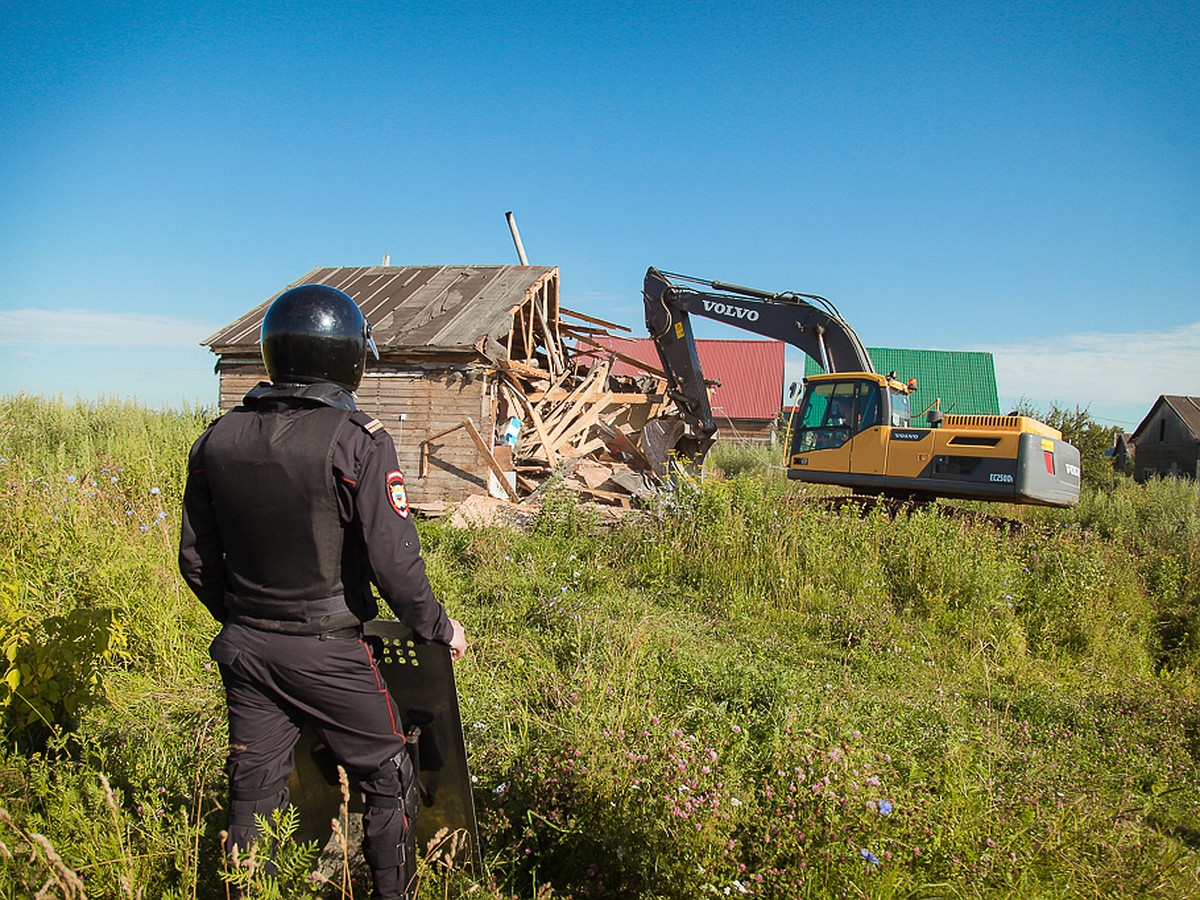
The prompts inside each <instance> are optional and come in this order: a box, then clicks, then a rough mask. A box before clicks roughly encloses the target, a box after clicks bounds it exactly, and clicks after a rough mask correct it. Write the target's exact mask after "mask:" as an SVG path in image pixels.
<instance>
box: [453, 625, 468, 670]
mask: <svg viewBox="0 0 1200 900" xmlns="http://www.w3.org/2000/svg"><path fill="white" fill-rule="evenodd" d="M450 624H451V625H452V626H453V627H454V637H453V638H451V639H450V658H451V659H453V660H460V659H462V658H463V654H464V653H466V652H467V632H466V630H465V629H464V628H463V627H462V622H460V621H458V619H451V620H450Z"/></svg>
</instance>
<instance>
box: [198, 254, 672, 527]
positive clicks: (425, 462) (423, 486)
mask: <svg viewBox="0 0 1200 900" xmlns="http://www.w3.org/2000/svg"><path fill="white" fill-rule="evenodd" d="M308 283H319V284H327V285H330V286H332V287H336V288H339V289H340V290H343V291H345V292H346V293H347V294H349V295H350V296H351V297H353V298H354V300H355V301H356V302H357V303H358V304H359V306H360V307H361V308H362V310H363V313H364V314H365V315H366V318H367V321H368V323H369V324H370V326H371V329H372V334H373V336H374V338H375V343H376V345H377V347H378V349H379V356H380V358H379V359H378V360H374V359H370V358H368V360H367V368H366V373H365V376H364V378H363V382H362V385H361V386H360V388H359V390H358V392H357V395H356V396H357V401H358V405H359V408H361V409H363V410H365V411H366V412H368V413H370V414H371V415H373V416H375V417H376V418H378V419H379V420H380V421H381V422H383V424H384V427H385V428H386V429H387V430H388V431H389V433H391V435H392V437H393V439H394V440H395V443H396V450H397V454H398V456H399V460H400V465H401V468H402V469H404V471H405V475H406V481H407V484H408V488H409V496H410V499H411V501H412V503H413V504H414V506H416V507H417V508H418V509H420V508H422V507H425V508H428V509H433V508H435V507H436V505H437V504H439V503H446V502H451V503H452V502H457V501H460V500H462V499H464V498H465V497H468V496H471V495H477V494H491V495H493V496H497V497H506V498H507V499H509V500H514V501H520V500H522V499H524V498H526V497H529V496H530V495H533V494H536V493H538V491H539V488H540V487H541V486H542V485H543V484H544V483H545V481H546V479H547V478H548V477H549V476H550V474H551V473H553V472H555V471H559V472H560V473H562V475H563V476H564V480H565V482H566V483H567V484H568V485H569V486H571V487H572V488H574V489H576V490H578V491H579V492H581V493H582V494H584V495H586V496H588V497H590V498H592V499H596V500H600V501H603V502H607V503H614V504H621V505H627V504H628V503H629V502H630V498H631V497H633V496H636V495H638V494H640V493H642V492H643V491H645V490H646V489H647V485H649V484H651V483H652V482H653V480H654V479H655V477H656V475H661V474H662V472H663V461H664V460H665V459H666V458H667V456H668V453H669V450H670V448H671V447H672V446H673V444H674V438H677V437H678V435H679V433H680V432H681V431H682V423H681V421H679V420H678V418H677V416H676V415H675V408H674V404H673V403H672V402H671V401H670V400H669V399H668V398H667V397H666V394H665V380H664V376H663V373H662V372H661V371H659V370H657V369H656V368H655V367H654V366H651V365H648V364H645V363H642V362H639V361H637V360H634V359H632V358H631V357H630V358H625V362H627V363H631V364H632V365H634V367H635V369H636V371H637V372H638V374H636V375H614V374H613V371H612V369H613V364H614V362H615V361H616V360H618V359H622V357H623V356H624V355H623V354H622V353H620V351H617V350H613V349H611V348H607V347H604V346H603V342H604V340H605V339H606V338H609V337H611V336H612V334H613V331H614V330H615V331H628V329H626V328H624V327H622V326H620V325H617V324H614V323H610V322H604V321H602V320H599V319H596V318H594V317H590V316H586V315H583V314H581V313H575V312H572V311H570V310H567V309H564V308H562V307H561V305H560V303H559V272H558V269H557V268H556V267H549V266H363V267H349V268H347V267H338V268H317V269H313V270H312V271H310V272H308V273H307V274H305V275H304V276H303V277H302V278H300V279H297V280H296V281H295V282H293V283H292V284H289V285H287V287H285V288H283V289H282V290H286V289H287V288H290V287H294V286H296V285H298V284H308ZM282 290H281V291H280V292H279V293H282ZM276 296H278V293H277V294H275V295H274V296H272V297H269V298H267V299H266V300H264V301H263V302H262V303H260V304H258V305H257V306H256V307H254V308H253V309H252V310H250V311H249V312H247V313H246V314H245V315H243V316H241V317H240V318H238V319H237V320H235V321H234V322H232V323H231V324H229V325H227V326H226V327H225V328H223V329H221V330H220V331H218V332H217V333H216V334H214V335H212V336H211V337H209V338H207V339H206V340H205V341H204V342H203V344H204V345H205V346H208V347H209V348H210V349H211V350H212V351H213V352H214V353H215V354H216V355H217V363H216V371H217V373H218V375H219V379H220V407H221V410H222V411H224V410H227V409H230V408H232V407H233V406H235V405H237V403H238V402H240V400H241V398H242V396H243V395H244V394H245V393H246V391H248V390H249V389H250V388H252V387H253V386H254V385H255V384H257V383H258V382H259V381H262V380H264V379H265V378H266V372H265V369H264V368H263V365H262V360H261V357H260V355H259V345H258V338H259V330H260V328H261V326H262V319H263V316H264V315H265V313H266V310H267V307H268V306H269V305H270V304H271V302H272V301H273V300H274V299H275V297H276ZM585 350H586V351H590V353H585V352H584V351H585Z"/></svg>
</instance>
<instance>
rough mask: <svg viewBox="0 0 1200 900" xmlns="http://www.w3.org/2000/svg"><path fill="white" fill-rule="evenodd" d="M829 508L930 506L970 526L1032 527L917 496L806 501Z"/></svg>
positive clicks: (894, 512)
mask: <svg viewBox="0 0 1200 900" xmlns="http://www.w3.org/2000/svg"><path fill="white" fill-rule="evenodd" d="M802 502H804V503H812V504H814V505H816V506H820V507H823V508H825V509H829V510H841V509H843V508H844V507H847V506H854V507H857V508H858V510H859V511H860V512H861V513H862V514H866V513H868V512H870V511H871V510H873V509H876V508H881V509H883V511H884V512H885V513H887V515H888V516H890V517H893V518H894V517H896V516H898V515H900V514H901V513H911V512H913V511H915V510H918V509H922V510H923V509H928V510H931V511H933V512H935V513H937V514H938V515H939V516H945V517H946V518H949V519H956V520H958V521H960V522H966V523H967V524H970V525H990V526H992V527H994V528H1009V529H1012V530H1013V531H1024V530H1025V529H1027V528H1028V527H1029V523H1028V522H1024V521H1022V520H1021V519H1014V518H1011V517H1009V516H998V515H996V514H994V513H983V512H979V511H977V510H974V509H964V508H963V507H961V506H948V505H946V504H943V503H935V502H934V501H933V500H931V499H929V500H926V499H921V498H913V497H888V496H886V495H881V494H843V495H839V496H836V497H808V498H804V500H803V501H802Z"/></svg>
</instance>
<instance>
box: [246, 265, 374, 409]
mask: <svg viewBox="0 0 1200 900" xmlns="http://www.w3.org/2000/svg"><path fill="white" fill-rule="evenodd" d="M368 349H370V350H371V352H372V353H374V354H375V358H376V359H378V358H379V353H378V352H377V351H376V350H375V342H374V341H373V340H371V329H370V327H369V326H368V325H367V320H366V319H365V318H364V317H363V314H362V310H360V309H359V308H358V304H357V303H355V302H354V301H353V300H351V299H350V297H349V296H348V295H347V294H345V293H343V292H342V291H339V290H338V289H337V288H332V287H329V286H328V285H324V284H302V285H300V287H295V288H292V289H291V290H290V291H284V292H283V293H282V294H280V295H279V296H278V297H276V298H275V302H274V303H272V304H271V306H270V308H269V309H267V314H266V316H264V317H263V323H262V357H263V362H264V363H266V366H267V376H268V377H269V378H270V379H271V381H272V382H276V383H279V382H284V383H291V384H312V383H313V382H317V381H331V382H333V383H334V384H339V385H341V386H342V387H344V388H346V390H349V391H353V390H356V389H357V388H358V384H359V382H360V381H362V375H363V366H364V362H365V360H366V354H367V350H368Z"/></svg>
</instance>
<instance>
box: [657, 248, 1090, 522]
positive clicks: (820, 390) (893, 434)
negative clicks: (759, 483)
mask: <svg viewBox="0 0 1200 900" xmlns="http://www.w3.org/2000/svg"><path fill="white" fill-rule="evenodd" d="M696 286H698V287H696ZM642 296H643V301H644V302H645V308H646V328H647V330H648V331H649V332H650V336H651V337H652V338H653V340H654V344H655V347H656V348H657V350H658V357H659V360H660V361H661V362H662V366H663V370H664V372H665V373H666V375H667V384H668V388H667V389H668V393H669V394H670V396H671V398H672V399H673V400H674V401H675V403H676V405H677V406H678V407H679V409H680V412H681V413H682V416H683V419H684V423H685V431H684V434H683V436H682V437H681V439H680V441H679V442H678V443H677V444H676V450H677V451H678V452H679V453H680V454H681V455H683V456H686V457H689V458H690V459H692V460H693V461H701V460H703V458H704V456H705V455H706V454H707V452H708V450H709V448H710V447H711V445H712V442H713V439H714V437H715V435H716V432H717V426H716V423H715V422H714V421H713V415H712V408H711V406H710V404H709V398H708V388H707V385H706V383H705V380H704V373H703V372H702V371H701V368H700V360H699V357H698V356H697V354H696V342H695V338H694V337H693V335H692V326H691V320H690V316H691V315H698V316H703V317H705V318H708V319H713V320H715V321H718V322H724V323H726V324H729V325H735V326H737V327H738V328H743V329H745V330H747V331H752V332H754V333H756V334H761V335H764V336H766V337H771V338H776V339H778V340H782V341H785V342H787V343H789V344H791V345H793V346H795V347H798V348H799V349H800V350H802V351H804V352H805V353H806V354H808V355H809V356H811V357H813V358H814V359H815V360H817V362H819V363H820V364H821V367H822V368H823V369H824V370H825V373H826V374H823V375H812V376H809V377H808V378H807V379H805V382H804V395H803V398H802V399H801V401H800V407H799V410H798V411H797V413H796V416H795V419H794V425H793V428H792V436H791V445H790V447H789V448H788V456H787V471H788V477H789V478H795V479H798V480H800V481H808V482H815V483H819V484H833V485H841V486H844V487H848V488H851V489H853V490H854V492H855V493H858V494H871V495H878V496H885V497H890V498H896V499H911V500H918V501H920V500H930V499H933V498H937V497H949V498H958V499H972V500H992V501H999V502H1005V503H1028V504H1038V505H1042V506H1074V505H1075V504H1076V503H1077V502H1078V500H1079V482H1080V475H1081V470H1080V465H1079V451H1078V450H1077V449H1076V448H1075V447H1073V446H1071V445H1070V444H1068V443H1066V442H1065V441H1064V440H1063V439H1062V434H1061V432H1059V431H1058V430H1056V429H1054V428H1051V427H1050V426H1049V425H1046V424H1044V423H1042V422H1039V421H1037V420H1036V419H1031V418H1029V417H1027V416H1017V415H1012V416H992V415H982V416H977V415H944V414H943V413H942V412H941V411H940V410H938V409H936V408H935V409H931V410H929V411H928V412H927V414H926V416H925V421H924V422H923V423H920V422H919V423H918V424H914V423H913V422H912V421H911V412H910V410H909V402H908V401H909V395H910V394H911V393H912V391H913V390H914V389H915V387H916V383H915V382H907V381H903V380H900V379H898V378H897V377H896V374H895V373H890V374H888V375H880V374H877V373H876V372H875V369H874V367H873V365H872V363H871V358H870V356H869V355H868V354H867V350H866V348H865V347H864V346H863V344H862V341H860V340H859V338H858V335H857V334H855V332H854V329H853V328H851V327H850V325H849V324H848V323H847V322H846V320H845V319H843V318H842V316H841V314H840V313H838V311H837V309H836V308H835V307H834V306H833V304H832V303H830V302H829V301H828V300H826V299H825V298H824V297H820V296H818V295H816V294H799V293H795V292H790V291H789V292H784V293H771V292H768V291H760V290H756V289H754V288H747V287H741V286H739V285H734V284H728V283H725V282H721V281H705V280H703V279H699V278H692V277H689V276H686V275H676V274H673V273H669V272H661V271H659V270H658V269H655V268H650V269H649V270H648V271H647V272H646V279H645V283H644V286H643V291H642Z"/></svg>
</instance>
